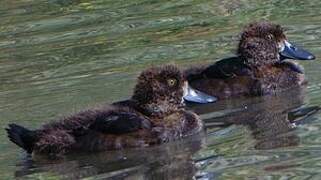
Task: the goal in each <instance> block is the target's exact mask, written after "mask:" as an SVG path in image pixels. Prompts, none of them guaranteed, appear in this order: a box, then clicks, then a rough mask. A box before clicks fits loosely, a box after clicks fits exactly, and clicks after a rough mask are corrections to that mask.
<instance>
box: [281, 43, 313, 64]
mask: <svg viewBox="0 0 321 180" xmlns="http://www.w3.org/2000/svg"><path fill="white" fill-rule="evenodd" d="M280 55H281V60H284V59H295V60H314V59H315V56H314V55H313V54H311V53H310V52H308V51H306V50H304V49H302V48H299V47H296V46H294V45H293V44H291V43H289V42H288V41H286V40H285V41H284V49H283V51H281V52H280Z"/></svg>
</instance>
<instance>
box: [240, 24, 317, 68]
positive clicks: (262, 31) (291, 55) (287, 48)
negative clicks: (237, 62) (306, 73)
mask: <svg viewBox="0 0 321 180" xmlns="http://www.w3.org/2000/svg"><path fill="white" fill-rule="evenodd" d="M238 54H239V56H240V57H241V58H242V59H243V60H244V61H245V62H246V63H248V64H250V65H254V66H261V65H267V64H274V63H277V62H281V61H283V60H284V59H295V60H313V59H315V56H314V55H313V54H311V53H310V52H308V51H306V50H304V49H301V48H299V47H296V46H294V45H293V44H292V43H290V42H289V41H288V39H287V38H286V36H285V34H284V31H283V29H282V27H281V26H280V25H277V24H273V23H270V22H255V23H252V24H250V25H248V26H247V27H246V28H245V30H244V31H243V33H242V35H241V40H240V43H239V47H238Z"/></svg>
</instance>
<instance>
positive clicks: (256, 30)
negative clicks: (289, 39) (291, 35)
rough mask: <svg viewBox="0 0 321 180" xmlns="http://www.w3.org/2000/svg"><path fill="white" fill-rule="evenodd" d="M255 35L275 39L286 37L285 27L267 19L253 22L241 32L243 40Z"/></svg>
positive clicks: (279, 39)
mask: <svg viewBox="0 0 321 180" xmlns="http://www.w3.org/2000/svg"><path fill="white" fill-rule="evenodd" d="M255 37H256V38H263V39H266V40H274V41H281V40H283V39H286V37H285V34H284V29H283V28H282V27H281V26H280V25H278V24H273V23H271V22H267V21H261V22H253V23H251V24H249V25H248V26H246V27H245V29H244V31H243V32H242V34H241V41H242V40H245V39H247V38H255Z"/></svg>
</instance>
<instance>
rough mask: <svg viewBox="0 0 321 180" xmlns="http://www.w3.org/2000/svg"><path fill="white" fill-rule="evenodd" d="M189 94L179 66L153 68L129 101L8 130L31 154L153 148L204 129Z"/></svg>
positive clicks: (140, 77) (145, 75)
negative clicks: (187, 102)
mask: <svg viewBox="0 0 321 180" xmlns="http://www.w3.org/2000/svg"><path fill="white" fill-rule="evenodd" d="M188 92H191V90H190V89H189V90H188V83H187V81H186V79H185V78H184V76H183V73H182V71H181V70H180V69H179V68H178V67H176V66H175V65H171V64H170V65H164V66H160V67H151V68H148V69H146V70H144V71H143V72H142V73H141V74H140V75H139V76H138V78H137V84H136V86H135V88H134V92H133V95H132V96H131V98H129V99H127V100H123V101H118V102H114V103H112V104H110V105H104V106H102V107H95V108H91V109H87V110H83V111H80V112H78V113H75V114H72V115H70V116H67V117H64V118H60V119H57V120H55V121H52V122H49V123H47V124H44V125H43V126H42V127H40V128H38V129H35V130H30V129H27V128H25V127H23V126H20V125H18V124H15V123H11V124H9V125H8V127H7V128H6V131H7V134H8V138H9V140H10V141H11V142H13V143H14V144H16V145H17V146H19V147H20V148H22V149H24V150H25V151H26V152H27V153H28V154H31V155H47V156H49V157H59V156H63V155H65V154H68V153H73V152H95V151H96V152H97V151H105V150H119V149H125V148H135V147H136V148H138V147H148V146H152V145H156V144H161V143H165V142H170V141H174V140H177V139H181V138H184V137H186V136H189V135H193V134H196V133H198V132H200V131H201V130H202V127H203V124H202V121H201V119H200V118H199V117H198V116H197V115H196V114H195V113H193V112H192V111H187V110H185V108H184V106H185V103H184V100H183V96H184V95H185V96H187V95H188ZM196 95H197V93H196ZM193 97H195V93H194V94H193ZM197 98H198V97H197Z"/></svg>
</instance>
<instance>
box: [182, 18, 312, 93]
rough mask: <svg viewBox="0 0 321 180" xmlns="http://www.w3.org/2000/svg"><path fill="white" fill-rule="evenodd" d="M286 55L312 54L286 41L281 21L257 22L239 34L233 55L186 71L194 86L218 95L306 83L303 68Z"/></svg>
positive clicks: (271, 90) (301, 57)
mask: <svg viewBox="0 0 321 180" xmlns="http://www.w3.org/2000/svg"><path fill="white" fill-rule="evenodd" d="M285 59H296V60H313V59H315V57H314V56H313V55H312V54H311V53H309V52H307V51H305V50H303V49H300V48H298V47H296V46H294V45H292V44H291V43H289V42H288V40H287V38H286V36H285V34H284V32H283V29H282V28H281V26H280V25H277V24H273V23H270V22H256V23H252V24H250V25H248V26H247V27H246V28H245V29H244V31H243V33H242V34H241V39H240V42H239V45H238V51H237V56H236V57H231V58H226V59H223V60H220V61H218V62H216V63H215V64H213V65H210V66H207V67H192V68H190V69H187V70H186V71H185V74H186V77H187V79H188V81H189V83H190V85H191V86H192V87H193V88H195V89H197V90H199V91H201V92H204V93H207V94H209V95H212V96H215V97H218V98H219V99H225V98H229V97H236V96H260V95H266V94H274V93H276V92H278V91H283V90H286V89H289V88H293V87H295V86H301V85H303V84H305V83H306V80H305V78H304V74H303V68H302V67H301V66H300V65H298V64H296V63H294V62H293V61H285Z"/></svg>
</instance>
